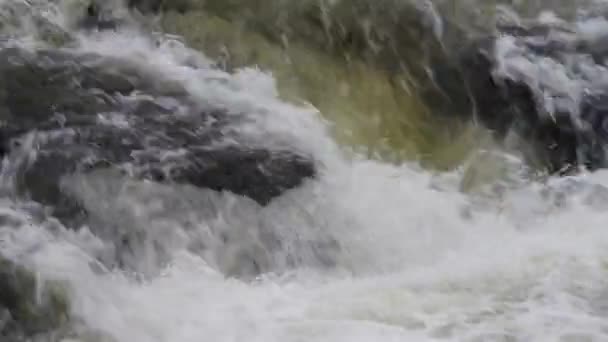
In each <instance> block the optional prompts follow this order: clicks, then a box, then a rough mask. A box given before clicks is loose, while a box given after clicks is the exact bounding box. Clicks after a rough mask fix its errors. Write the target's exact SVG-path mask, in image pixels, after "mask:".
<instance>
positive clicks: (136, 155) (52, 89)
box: [0, 48, 315, 220]
mask: <svg viewBox="0 0 608 342" xmlns="http://www.w3.org/2000/svg"><path fill="white" fill-rule="evenodd" d="M0 120H1V122H2V126H1V127H0V138H1V141H0V143H1V145H2V147H3V149H2V151H3V153H4V154H5V155H6V156H7V157H8V158H9V160H10V161H11V162H12V163H10V165H11V168H12V170H13V171H12V172H13V173H14V175H13V177H15V180H16V185H17V188H16V190H17V192H18V194H21V195H27V196H30V197H31V199H33V200H36V201H39V202H41V203H44V204H47V205H50V206H52V207H53V208H54V210H55V214H56V215H58V216H62V218H64V219H67V220H71V219H74V218H75V214H76V213H79V212H81V210H80V209H79V208H78V206H77V205H75V203H73V201H71V200H70V199H69V198H66V197H65V196H64V193H63V192H62V190H61V188H60V186H59V181H60V179H61V177H62V176H64V175H67V174H71V173H75V172H87V170H91V169H96V168H108V167H112V168H117V169H120V170H122V171H123V172H125V173H127V174H129V175H132V176H134V177H139V178H146V179H150V180H154V181H159V182H175V183H187V184H192V185H195V186H198V187H202V188H210V189H213V190H217V191H229V192H233V193H235V194H238V195H243V196H247V197H250V198H252V199H254V200H255V201H257V202H258V203H260V204H263V205H265V204H267V203H268V202H269V201H270V200H272V199H273V198H274V197H276V196H279V195H281V194H282V193H283V192H284V191H286V190H289V189H292V188H294V187H297V186H299V185H300V184H301V183H302V182H303V181H304V180H305V179H306V178H310V177H312V176H313V175H314V173H315V171H314V166H313V163H312V161H311V160H310V158H307V157H304V156H302V155H300V154H299V153H297V152H294V151H287V150H286V151H273V150H269V149H265V148H258V147H255V146H253V145H249V144H247V143H245V142H241V143H239V141H241V140H243V139H241V138H240V136H239V135H238V134H237V133H236V131H235V129H233V128H235V127H236V126H238V124H239V122H240V121H242V120H244V116H239V115H226V114H225V113H224V112H223V111H222V110H216V109H213V108H205V107H203V106H201V105H198V104H196V102H195V101H194V100H193V99H192V98H191V97H190V95H189V94H188V92H187V91H186V90H185V89H183V88H181V87H180V86H179V85H178V84H176V83H173V82H171V81H170V80H168V79H163V78H162V77H160V76H159V75H155V74H154V73H153V72H152V71H150V70H145V68H141V67H139V66H135V65H133V64H132V63H129V62H127V61H123V60H113V59H111V58H106V57H101V56H97V55H76V54H72V53H69V52H60V51H51V50H43V51H36V52H27V51H24V50H20V49H14V48H11V49H4V50H2V51H0ZM227 141H236V142H232V143H227ZM221 142H224V143H223V144H221V145H219V143H221Z"/></svg>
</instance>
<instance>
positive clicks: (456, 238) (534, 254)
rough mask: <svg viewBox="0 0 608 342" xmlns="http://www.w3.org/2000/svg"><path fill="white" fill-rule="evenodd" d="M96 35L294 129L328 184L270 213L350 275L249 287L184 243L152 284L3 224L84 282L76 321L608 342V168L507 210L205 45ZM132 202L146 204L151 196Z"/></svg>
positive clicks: (533, 193) (26, 252)
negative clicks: (203, 52)
mask: <svg viewBox="0 0 608 342" xmlns="http://www.w3.org/2000/svg"><path fill="white" fill-rule="evenodd" d="M82 38H83V39H82V40H81V42H82V46H81V50H82V51H88V52H91V51H94V52H97V53H102V54H106V55H109V56H121V57H124V58H132V59H133V60H137V61H142V60H143V59H142V56H145V57H146V63H149V64H150V65H151V66H152V67H153V68H155V69H157V70H159V71H160V72H163V73H166V74H167V75H172V77H174V78H175V79H177V80H180V81H181V82H184V84H186V86H187V87H188V89H189V90H191V91H192V92H193V93H195V94H197V95H198V96H200V98H201V100H202V101H203V100H204V101H209V102H214V103H216V104H221V105H222V106H225V107H227V108H228V109H230V110H232V111H234V112H236V113H242V112H245V113H247V114H248V115H250V116H251V117H252V118H254V119H255V120H254V123H253V124H250V125H248V126H246V127H243V128H242V129H243V131H244V132H246V133H249V134H251V135H252V136H255V137H258V138H262V137H265V136H270V134H268V133H269V132H272V133H280V134H281V136H282V138H280V139H278V141H275V142H274V143H276V144H279V143H283V142H284V141H287V142H289V143H290V144H294V145H296V146H298V147H299V148H301V149H303V150H306V151H308V152H311V153H312V154H313V155H314V156H315V158H317V159H318V160H319V163H320V164H319V165H321V173H320V176H319V179H318V180H316V181H314V182H311V183H309V184H307V185H306V186H305V187H304V188H302V189H299V190H296V191H294V192H292V193H290V194H288V195H287V196H285V197H284V198H282V199H280V200H278V201H277V202H275V203H274V204H273V205H272V206H271V207H270V208H268V211H269V214H268V215H267V217H266V219H267V220H269V222H270V223H271V224H273V225H275V226H276V227H277V229H279V230H280V231H282V232H283V233H284V234H285V235H286V236H285V237H286V238H291V239H294V240H297V239H306V238H311V237H313V238H314V237H315V236H316V235H323V234H329V235H331V236H332V237H334V238H336V239H337V240H338V242H339V244H340V246H341V250H340V252H339V253H338V255H337V256H336V262H337V267H336V269H333V270H317V269H311V268H302V269H296V270H293V271H291V272H286V273H283V274H278V275H268V276H266V277H263V278H260V279H258V280H257V281H254V282H244V281H239V280H234V279H226V278H225V277H223V276H222V275H221V274H220V273H219V272H218V271H217V270H215V269H214V268H213V267H212V266H213V265H210V264H208V263H206V262H205V261H204V260H203V259H201V258H199V257H198V256H194V255H192V254H189V253H188V252H186V251H185V250H184V249H183V246H182V245H180V244H177V245H176V247H175V248H176V250H175V251H174V259H173V262H172V264H171V266H169V267H168V268H167V269H166V271H165V272H164V274H163V275H162V276H159V277H156V278H153V279H151V280H149V281H147V282H143V283H137V282H134V281H133V280H131V278H129V277H127V276H126V275H122V274H119V273H113V272H101V273H100V272H97V271H94V269H95V268H91V267H90V265H91V263H92V262H93V258H92V257H91V255H93V253H94V251H96V250H98V249H99V248H100V247H101V246H102V245H103V243H102V242H101V241H99V240H97V239H96V238H94V237H92V236H91V235H90V234H87V233H86V231H83V232H80V233H74V232H67V231H61V230H60V231H59V232H56V233H54V234H52V233H51V232H49V231H48V230H47V229H44V228H43V227H41V226H40V224H39V223H36V222H35V221H33V219H31V218H27V217H25V218H21V219H22V220H23V221H24V222H25V223H23V224H22V225H21V226H20V228H19V229H16V230H15V229H12V228H10V229H9V228H3V229H1V230H0V232H1V234H0V239H1V240H2V241H3V242H4V243H3V244H2V245H1V246H2V250H3V252H6V253H7V254H8V255H9V256H13V257H19V260H20V262H23V263H24V264H26V265H30V266H31V267H33V268H34V269H36V270H37V271H39V272H40V273H41V274H42V276H43V277H48V278H58V279H62V280H65V281H67V282H68V283H69V285H70V288H71V297H72V300H73V304H74V306H73V311H74V315H75V316H76V317H78V318H80V319H82V320H84V321H85V322H86V324H87V325H88V326H89V327H91V328H93V329H96V330H99V331H102V332H104V333H105V334H107V335H110V336H113V337H114V338H115V339H116V340H117V341H120V342H123V341H124V342H127V341H138V342H148V341H150V342H165V341H166V342H175V341H180V342H188V341H193V342H194V341H196V342H199V341H218V342H223V341H264V342H268V341H328V342H329V341H331V342H334V341H379V340H381V341H435V340H443V341H490V340H501V338H502V339H503V340H509V339H508V338H511V340H524V339H527V340H534V341H553V340H557V339H558V338H560V337H565V336H570V337H571V338H576V337H577V336H578V338H582V337H581V336H587V337H589V338H595V340H598V341H599V340H602V339H606V338H608V336H606V334H607V332H608V327H607V324H606V322H605V321H604V320H603V319H602V317H605V315H606V310H607V309H606V307H604V306H602V305H601V304H602V303H603V302H605V301H607V300H608V299H607V298H608V292H606V291H605V288H606V279H608V278H607V277H606V276H607V272H608V268H606V262H607V261H608V248H607V247H608V230H606V229H605V228H606V227H605V222H606V219H607V216H606V213H605V210H603V208H605V207H602V206H603V205H607V204H608V202H606V201H605V200H603V199H602V198H601V196H600V197H599V198H596V197H593V196H592V195H590V194H593V193H594V192H593V189H597V188H598V187H599V186H604V187H605V186H608V174H607V173H606V172H598V173H596V174H593V175H581V176H579V177H578V178H575V180H577V181H579V182H580V184H579V185H577V184H575V185H574V187H573V189H578V188H582V189H583V190H581V191H573V190H569V188H566V190H565V191H566V197H567V198H568V199H569V201H567V202H566V203H558V204H556V201H555V197H552V196H547V195H545V194H546V193H547V189H548V190H552V191H557V190H559V189H560V187H561V186H563V183H562V182H564V180H559V181H556V184H552V183H551V184H547V185H543V184H538V183H532V184H528V185H523V186H520V187H518V188H516V189H511V190H510V191H507V193H506V195H504V196H503V197H502V198H501V199H499V200H497V204H495V205H493V206H491V208H492V210H487V209H481V208H477V207H476V206H475V205H474V204H473V201H472V198H470V197H467V196H465V195H463V194H461V193H459V192H458V190H457V188H458V187H457V184H453V183H450V182H447V183H444V184H442V187H441V188H438V187H436V186H433V184H434V182H435V181H436V179H435V178H434V176H433V175H431V174H430V173H429V172H428V171H424V170H421V169H419V168H417V167H415V166H409V165H404V166H393V165H389V164H384V163H381V162H377V161H370V160H366V159H364V158H354V159H352V158H348V157H347V156H346V155H345V154H344V153H342V152H341V151H340V148H339V146H337V145H336V144H335V143H334V142H333V140H332V139H331V138H330V136H329V135H328V133H327V127H326V125H325V124H324V122H323V121H322V119H321V117H320V116H319V114H318V113H316V111H315V110H314V109H313V108H301V107H296V106H294V105H291V104H287V103H284V102H281V101H280V100H279V99H278V98H277V92H276V89H275V84H274V81H273V78H272V75H269V74H267V73H263V72H261V71H258V70H255V69H253V68H248V69H244V70H241V71H239V72H237V73H236V74H235V75H230V74H226V73H223V72H220V71H214V70H211V69H209V68H205V67H202V68H199V69H195V68H193V67H192V66H188V65H185V63H184V59H183V56H184V51H187V52H188V53H187V54H188V55H189V54H191V53H192V51H189V50H187V49H186V48H185V47H183V46H179V45H170V44H166V45H161V46H160V47H158V46H156V45H155V44H153V43H151V42H150V41H149V40H147V39H146V38H144V37H141V36H139V35H138V34H137V33H134V32H122V33H117V34H103V35H99V36H97V37H96V38H95V39H91V38H87V39H84V37H82ZM201 58H202V59H204V58H203V57H201ZM517 63H521V64H525V65H526V68H528V67H529V68H534V70H539V69H542V70H540V71H538V72H533V73H531V72H530V71H532V70H531V69H525V68H524V69H525V74H527V75H535V77H539V78H540V79H542V80H543V82H544V83H546V84H550V85H552V86H555V87H563V88H561V90H563V91H564V92H565V93H567V94H572V87H577V86H578V84H577V83H576V81H572V82H570V81H568V80H566V79H564V77H565V74H564V73H563V72H561V71H560V70H561V69H560V66H558V65H551V64H543V61H534V62H530V61H526V60H521V59H517ZM572 98H573V99H576V96H575V95H572ZM453 176H455V178H459V177H460V174H459V173H455V174H454V175H453ZM549 192H551V191H549ZM591 197H593V198H592V199H593V200H592V201H591V200H590V198H591ZM590 201H591V202H593V203H591V202H590ZM125 205H131V206H133V210H135V211H137V210H138V209H139V208H137V206H138V205H143V203H139V202H137V200H136V199H135V200H133V201H132V202H131V203H130V204H125ZM5 207H7V208H8V205H7V204H5V205H4V206H2V208H5ZM465 209H468V210H469V212H471V213H472V215H465V214H464V213H465ZM16 215H22V214H20V213H19V212H17V214H16ZM241 228H242V227H241ZM311 235H312V236H311ZM475 338H477V340H475Z"/></svg>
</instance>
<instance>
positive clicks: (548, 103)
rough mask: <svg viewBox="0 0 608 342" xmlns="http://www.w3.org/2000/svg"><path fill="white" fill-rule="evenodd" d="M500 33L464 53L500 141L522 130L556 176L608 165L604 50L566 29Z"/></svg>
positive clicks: (479, 110) (480, 108)
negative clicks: (607, 154)
mask: <svg viewBox="0 0 608 342" xmlns="http://www.w3.org/2000/svg"><path fill="white" fill-rule="evenodd" d="M499 33H500V34H502V36H498V35H497V36H491V37H487V38H485V39H481V40H479V41H477V42H475V43H473V44H471V46H470V48H468V49H467V50H466V53H463V54H462V55H461V63H462V66H463V70H464V74H465V75H467V83H468V86H469V88H470V91H471V94H472V95H473V98H474V100H475V104H476V117H477V118H478V120H479V121H480V122H481V123H483V124H484V125H485V126H486V127H488V128H490V129H491V130H492V131H494V132H495V133H496V137H497V138H499V139H500V140H504V139H505V138H506V137H507V136H508V135H509V134H510V133H515V135H516V136H518V137H519V138H520V139H521V140H523V141H524V142H526V143H527V144H526V145H527V146H526V147H524V152H525V153H527V156H528V158H529V159H530V160H531V161H532V162H534V163H537V164H539V165H540V166H541V167H542V168H545V169H547V171H548V172H550V173H568V172H569V171H571V170H574V169H575V168H577V167H579V166H584V167H586V168H588V169H591V170H594V169H598V168H604V167H606V166H607V164H606V154H605V147H606V138H607V136H606V133H607V132H608V131H607V130H606V125H605V124H604V122H605V120H606V114H608V112H607V111H606V101H607V100H608V98H607V97H606V95H605V94H606V91H607V90H608V89H607V87H606V86H605V84H602V82H598V80H600V79H601V78H602V77H603V76H602V75H605V70H604V67H605V65H606V64H605V61H604V59H605V53H603V52H602V51H601V49H600V48H598V46H597V45H596V43H594V42H590V41H588V40H585V39H584V37H583V36H581V35H580V34H576V33H574V32H573V31H571V30H567V29H564V28H563V27H555V26H551V25H542V24H538V23H536V24H530V25H528V26H523V25H512V26H511V25H509V26H503V27H500V28H499ZM549 69H550V70H549ZM551 74H553V75H557V76H556V78H547V77H546V76H545V75H551Z"/></svg>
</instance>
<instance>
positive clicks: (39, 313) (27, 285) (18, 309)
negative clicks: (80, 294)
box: [0, 256, 69, 339]
mask: <svg viewBox="0 0 608 342" xmlns="http://www.w3.org/2000/svg"><path fill="white" fill-rule="evenodd" d="M0 314H2V319H1V320H0V322H1V323H2V325H0V338H1V337H5V338H9V339H10V338H23V337H28V336H34V335H40V334H44V333H50V332H52V331H54V330H56V329H59V328H60V327H62V326H63V325H65V324H66V323H67V322H68V319H69V303H68V299H67V295H66V293H65V292H64V289H63V288H62V287H61V286H60V285H59V284H58V283H52V282H47V283H41V280H40V279H38V278H37V277H36V275H35V274H34V273H32V272H30V271H28V270H26V269H25V268H23V267H22V266H19V265H16V264H15V263H13V262H12V261H9V260H8V259H6V258H3V257H2V256H0Z"/></svg>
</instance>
